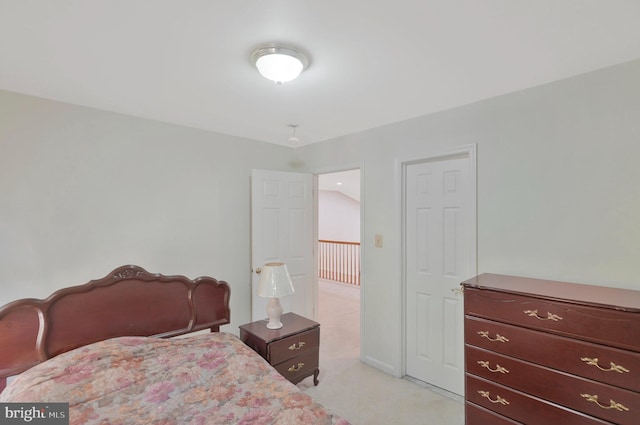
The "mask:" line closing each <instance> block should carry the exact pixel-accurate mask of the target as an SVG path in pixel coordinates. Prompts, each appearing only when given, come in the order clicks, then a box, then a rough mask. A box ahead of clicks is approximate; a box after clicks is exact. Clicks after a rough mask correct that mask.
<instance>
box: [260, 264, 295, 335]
mask: <svg viewBox="0 0 640 425" xmlns="http://www.w3.org/2000/svg"><path fill="white" fill-rule="evenodd" d="M294 292H295V290H294V289H293V283H291V277H289V272H288V271H287V266H286V265H285V264H284V263H267V264H265V265H264V267H262V270H261V272H260V283H258V296H260V297H262V298H269V303H268V304H267V317H269V323H267V328H269V329H280V328H281V327H282V322H280V316H281V315H282V306H281V305H280V300H279V297H286V296H287V295H291V294H293V293H294Z"/></svg>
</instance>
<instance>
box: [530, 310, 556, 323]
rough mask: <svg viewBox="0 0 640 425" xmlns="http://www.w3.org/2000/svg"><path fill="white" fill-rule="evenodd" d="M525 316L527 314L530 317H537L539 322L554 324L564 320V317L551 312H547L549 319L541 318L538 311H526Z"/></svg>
mask: <svg viewBox="0 0 640 425" xmlns="http://www.w3.org/2000/svg"><path fill="white" fill-rule="evenodd" d="M524 314H526V315H527V316H529V317H535V318H536V319H538V320H553V321H554V322H558V321H560V320H562V317H560V316H558V315H557V314H553V313H549V312H547V317H540V316H538V310H525V311H524Z"/></svg>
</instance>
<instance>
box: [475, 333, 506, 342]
mask: <svg viewBox="0 0 640 425" xmlns="http://www.w3.org/2000/svg"><path fill="white" fill-rule="evenodd" d="M478 335H480V336H481V337H483V338H487V339H488V340H489V341H491V342H509V340H508V339H507V338H506V337H504V336H502V335H500V334H496V337H495V338H491V337H490V336H489V331H478Z"/></svg>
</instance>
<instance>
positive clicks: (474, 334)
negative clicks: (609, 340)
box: [464, 316, 640, 391]
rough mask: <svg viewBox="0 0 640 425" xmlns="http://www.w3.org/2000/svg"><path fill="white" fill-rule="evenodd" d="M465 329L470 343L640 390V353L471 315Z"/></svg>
mask: <svg viewBox="0 0 640 425" xmlns="http://www.w3.org/2000/svg"><path fill="white" fill-rule="evenodd" d="M464 332H465V342H466V343H467V344H470V345H474V346H476V347H481V348H485V349H488V350H492V351H496V352H498V353H503V354H507V355H509V356H512V357H516V358H519V359H522V360H527V361H530V362H532V363H536V364H540V365H543V366H548V367H551V368H554V369H558V370H562V371H565V372H568V373H573V374H576V375H579V376H582V377H585V378H589V379H594V380H596V381H599V382H604V383H607V384H611V385H615V386H617V387H621V388H626V389H629V390H633V391H640V354H639V353H636V352H632V351H624V350H620V349H616V348H610V347H605V346H603V345H599V344H593V343H589V342H584V341H579V340H575V339H569V338H565V337H561V336H557V335H551V334H547V333H543V332H539V331H534V330H530V329H524V328H520V327H517V326H511V325H506V324H504V323H498V322H493V321H490V320H485V319H478V318H475V317H469V316H467V317H465V329H464ZM596 359H597V361H596Z"/></svg>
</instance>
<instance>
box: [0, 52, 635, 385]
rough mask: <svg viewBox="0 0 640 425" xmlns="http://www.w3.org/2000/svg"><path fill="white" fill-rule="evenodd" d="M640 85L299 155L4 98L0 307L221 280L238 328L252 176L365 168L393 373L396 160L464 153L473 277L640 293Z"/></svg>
mask: <svg viewBox="0 0 640 425" xmlns="http://www.w3.org/2000/svg"><path fill="white" fill-rule="evenodd" d="M639 75H640V61H635V62H632V63H629V64H625V65H620V66H617V67H613V68H610V69H607V70H602V71H599V72H595V73H591V74H587V75H583V76H579V77H576V78H572V79H568V80H564V81H561V82H557V83H553V84H548V85H545V86H542V87H538V88H534V89H530V90H525V91H522V92H518V93H513V94H509V95H505V96H500V97H497V98H493V99H489V100H486V101H483V102H479V103H476V104H472V105H468V106H465V107H462V108H456V109H453V110H450V111H445V112H442V113H438V114H432V115H428V116H424V117H419V118H416V119H412V120H408V121H405V122H401V123H396V124H393V125H388V126H384V127H380V128H377V129H373V130H370V131H365V132H361V133H358V134H354V135H351V136H347V137H342V138H339V139H336V140H332V141H327V142H323V143H320V144H317V145H311V146H307V147H301V148H298V149H295V150H291V149H288V148H283V147H277V146H273V145H267V144H264V143H259V142H254V141H249V140H244V139H238V138H233V137H230V136H223V135H219V134H213V133H208V132H204V131H198V130H193V129H188V128H184V127H178V126H171V125H167V124H161V123H157V122H153V121H147V120H141V119H137V118H131V117H126V116H122V115H118V114H111V113H105V112H100V111H95V110H91V109H87V108H81V107H75V106H71V105H64V104H60V103H55V102H49V101H46V100H41V99H34V98H30V97H27V96H22V95H16V94H11V93H7V92H1V91H0V285H1V286H0V287H1V292H0V304H3V303H4V302H7V301H10V300H13V299H15V298H21V297H30V296H35V297H39V298H40V297H42V296H46V295H48V294H49V293H50V292H51V291H52V290H55V289H57V288H59V287H63V286H68V285H73V284H79V283H84V282H85V281H86V280H87V279H88V278H93V277H100V276H104V275H105V274H106V273H107V272H109V271H110V270H111V269H112V268H114V267H116V266H118V265H121V264H123V263H134V264H135V263H137V264H139V265H141V266H143V267H146V268H147V269H148V270H149V271H151V272H162V273H164V274H184V275H187V276H189V277H195V276H199V275H212V276H214V277H218V278H220V279H225V280H228V281H229V282H230V283H231V284H232V286H233V288H232V293H233V295H232V321H233V322H234V323H233V324H232V326H230V327H227V328H228V330H230V331H234V330H237V325H239V324H241V323H244V322H246V321H248V320H249V311H250V308H249V306H250V293H249V288H250V282H249V279H250V274H249V267H250V265H249V255H250V241H249V239H250V236H249V224H250V220H249V214H250V212H249V176H250V170H251V169H252V168H268V169H275V170H287V169H289V168H290V166H294V167H295V168H296V171H304V170H306V171H309V172H320V171H324V172H326V170H327V169H339V168H340V166H342V165H345V167H344V169H351V168H353V164H355V163H358V164H363V169H362V174H361V182H362V185H363V188H364V197H363V199H362V204H361V206H362V208H364V223H363V224H364V237H363V241H362V243H363V256H364V261H363V263H362V268H363V276H364V279H365V281H364V282H363V285H364V286H365V295H364V297H363V299H364V309H365V314H366V320H365V321H364V322H363V326H364V327H365V339H364V340H363V342H362V344H363V348H364V352H365V355H366V360H367V361H368V362H369V363H371V364H374V365H376V366H377V367H380V368H381V369H383V370H386V371H388V372H390V373H394V374H399V373H400V372H401V366H402V347H401V335H402V297H401V294H402V285H401V258H400V250H401V246H400V243H401V237H400V182H399V180H398V177H399V173H398V164H399V162H401V161H402V160H406V159H416V158H419V157H423V156H427V155H433V154H438V153H440V152H442V151H444V150H447V149H449V148H452V147H456V146H461V145H467V144H470V143H476V144H477V147H478V265H479V272H495V273H512V274H518V275H525V276H535V277H543V278H552V279H558V280H570V281H577V282H583V283H593V284H602V285H610V286H619V287H627V288H636V289H640V283H639V282H638V278H637V271H638V267H637V261H638V258H640V225H639V220H638V217H640V193H639V192H640V188H639V185H638V182H640V167H638V166H637V161H638V157H639V154H640V78H639V77H638V76H639ZM424 95H425V96H428V93H425V94H424ZM381 101H384V99H381ZM327 125H330V123H328V124H327ZM375 234H382V235H383V236H384V247H383V248H374V247H373V240H374V239H373V238H374V235H375Z"/></svg>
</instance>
